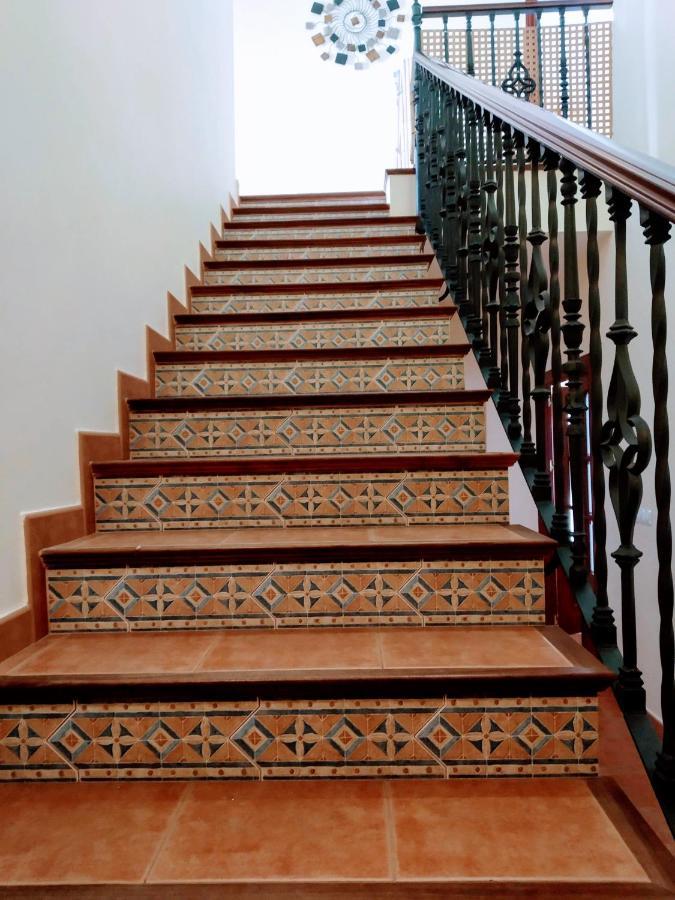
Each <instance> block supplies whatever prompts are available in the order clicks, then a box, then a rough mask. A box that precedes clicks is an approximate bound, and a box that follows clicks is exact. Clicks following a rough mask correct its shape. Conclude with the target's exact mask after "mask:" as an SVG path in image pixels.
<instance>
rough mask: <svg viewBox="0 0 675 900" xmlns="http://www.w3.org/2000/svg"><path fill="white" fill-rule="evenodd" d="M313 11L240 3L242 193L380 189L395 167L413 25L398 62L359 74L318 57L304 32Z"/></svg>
mask: <svg viewBox="0 0 675 900" xmlns="http://www.w3.org/2000/svg"><path fill="white" fill-rule="evenodd" d="M311 5H312V4H311V0H284V2H283V3H280V2H279V0H234V10H235V85H236V96H237V109H236V135H237V177H238V179H239V187H240V191H241V193H242V194H274V193H302V192H305V191H359V190H382V185H383V180H384V170H385V169H386V168H388V167H392V166H395V165H396V159H395V148H396V131H397V107H396V85H395V81H394V72H395V71H396V68H397V66H400V65H401V64H402V62H403V59H404V56H405V53H406V52H410V47H411V41H412V31H411V28H410V27H409V28H408V29H407V33H406V39H405V41H404V42H403V43H404V46H402V49H401V50H400V51H399V53H398V54H397V55H396V56H394V57H392V58H391V59H389V60H387V61H386V62H382V63H376V64H375V65H373V66H371V67H370V68H368V69H365V70H361V71H356V70H354V69H352V68H348V67H344V66H338V65H336V64H335V63H332V62H324V61H323V60H322V59H321V56H320V53H319V51H318V50H317V49H316V47H315V46H314V44H313V43H312V40H311V36H310V32H308V31H307V30H306V28H305V23H306V22H307V21H309V20H310V19H311V18H312V17H311V16H310V8H311ZM407 11H408V12H409V5H408V6H407ZM408 25H409V23H408Z"/></svg>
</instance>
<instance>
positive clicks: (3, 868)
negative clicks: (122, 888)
mask: <svg viewBox="0 0 675 900" xmlns="http://www.w3.org/2000/svg"><path fill="white" fill-rule="evenodd" d="M184 789H185V787H184V785H177V784H139V783H134V784H75V785H65V784H10V785H2V786H0V804H2V816H0V884H17V883H38V884H39V883H45V882H49V883H53V884H59V883H66V882H67V883H71V884H73V883H75V884H83V883H97V882H104V881H114V882H138V881H142V880H143V878H144V875H145V873H146V871H147V870H148V867H149V866H150V863H151V862H152V860H153V858H154V855H155V854H156V852H157V850H158V848H159V844H160V841H161V839H162V836H163V834H164V831H165V829H166V826H167V824H168V822H169V819H170V817H171V814H172V813H173V812H174V810H175V809H176V807H177V804H178V801H179V799H180V797H181V795H182V793H183V791H184ZM1 893H2V891H1V890H0V894H1Z"/></svg>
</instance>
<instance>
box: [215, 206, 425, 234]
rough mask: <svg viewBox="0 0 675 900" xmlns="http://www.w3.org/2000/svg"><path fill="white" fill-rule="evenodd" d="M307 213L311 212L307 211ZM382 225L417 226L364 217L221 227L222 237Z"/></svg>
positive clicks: (413, 220)
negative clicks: (261, 232) (270, 230)
mask: <svg viewBox="0 0 675 900" xmlns="http://www.w3.org/2000/svg"><path fill="white" fill-rule="evenodd" d="M307 212H308V213H311V212H312V210H311V209H308V210H307ZM382 225H408V226H409V227H410V228H414V227H415V226H416V225H417V217H416V216H386V215H382V216H366V217H361V218H359V217H358V216H350V217H349V218H347V217H345V218H341V219H340V218H338V219H284V220H275V221H273V222H266V221H264V220H260V219H256V220H255V221H247V220H245V219H244V220H242V219H241V218H239V219H238V220H237V221H235V222H226V223H225V224H224V225H223V236H224V235H226V234H227V233H228V232H230V231H244V230H249V231H261V230H263V229H264V230H269V229H272V228H273V229H275V230H276V229H277V228H278V229H280V230H283V229H284V228H312V229H315V230H316V231H320V230H321V229H322V228H349V227H354V226H355V227H359V226H367V227H368V228H377V227H381V226H382Z"/></svg>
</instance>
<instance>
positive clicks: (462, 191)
mask: <svg viewBox="0 0 675 900" xmlns="http://www.w3.org/2000/svg"><path fill="white" fill-rule="evenodd" d="M457 144H458V146H457V212H458V217H459V229H458V241H457V294H456V297H455V302H456V303H457V306H458V307H459V311H460V314H461V316H462V319H463V320H466V318H467V316H468V315H469V304H468V285H467V257H468V253H469V249H468V245H467V241H468V233H469V183H468V166H467V126H466V101H465V99H464V98H463V97H460V98H459V103H458V105H457Z"/></svg>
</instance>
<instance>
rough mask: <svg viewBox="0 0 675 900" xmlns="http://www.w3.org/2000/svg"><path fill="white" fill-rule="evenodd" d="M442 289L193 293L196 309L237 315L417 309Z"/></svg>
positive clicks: (431, 303)
mask: <svg viewBox="0 0 675 900" xmlns="http://www.w3.org/2000/svg"><path fill="white" fill-rule="evenodd" d="M438 296H439V291H438V289H437V288H434V289H433V290H429V291H426V290H425V291H419V290H415V291H411V292H409V293H397V292H391V293H386V294H380V293H377V292H376V291H373V292H369V293H365V294H338V293H335V294H333V293H329V294H314V295H312V294H306V295H304V296H303V295H297V294H288V295H286V296H284V295H283V294H274V295H267V294H259V295H257V296H253V297H244V296H242V297H234V296H233V297H215V296H214V297H193V298H192V302H191V310H192V312H193V313H220V314H224V315H225V314H228V313H229V314H232V315H237V314H240V313H275V312H294V313H303V312H332V311H334V310H343V309H350V310H363V309H415V308H419V307H427V306H436V304H437V303H438Z"/></svg>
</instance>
